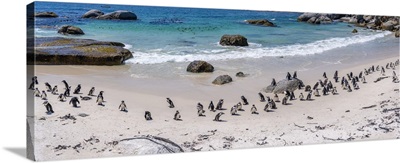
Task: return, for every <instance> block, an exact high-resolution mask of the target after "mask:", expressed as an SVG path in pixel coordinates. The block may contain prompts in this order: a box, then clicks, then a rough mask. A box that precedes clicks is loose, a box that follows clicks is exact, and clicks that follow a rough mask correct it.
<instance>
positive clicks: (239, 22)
mask: <svg viewBox="0 0 400 163" xmlns="http://www.w3.org/2000/svg"><path fill="white" fill-rule="evenodd" d="M91 9H99V10H101V11H103V12H104V13H107V12H112V11H116V10H128V11H132V12H134V13H135V14H136V15H137V16H138V20H136V21H119V20H96V19H82V18H81V16H82V15H83V14H84V13H85V12H87V11H89V10H91ZM40 11H53V12H56V13H57V14H58V15H59V17H58V18H37V19H36V20H35V34H36V36H37V37H45V36H61V37H77V38H91V39H96V40H104V41H118V42H122V43H125V44H126V45H127V46H126V48H128V49H130V50H131V51H133V52H134V54H133V55H134V58H133V59H130V60H128V61H126V63H127V64H164V63H171V62H172V63H179V62H188V61H192V60H197V59H202V60H206V61H226V60H232V59H233V60H234V59H249V58H250V59H252V58H253V59H259V58H268V57H280V56H314V55H321V54H324V53H327V52H329V51H331V50H337V49H340V48H344V47H352V46H353V47H358V46H363V45H364V46H365V45H367V44H372V43H373V44H376V43H378V44H379V43H383V44H385V45H388V42H389V45H388V46H398V39H397V40H396V39H394V37H389V36H388V35H391V32H383V31H371V30H364V29H362V28H358V27H349V26H348V24H347V23H340V22H334V23H332V24H329V25H312V24H308V23H302V22H297V17H298V16H299V15H300V14H301V13H295V12H269V11H248V10H219V9H199V8H173V7H149V6H132V5H108V6H104V5H101V4H79V3H53V2H36V5H35V12H40ZM246 19H268V20H270V21H271V22H273V23H275V24H276V25H277V27H261V26H254V25H249V24H246V23H245V22H244V21H245V20H246ZM62 25H75V26H78V27H80V28H81V29H82V30H83V31H84V32H85V35H82V36H62V35H60V34H57V28H58V27H60V26H62ZM354 28H356V29H358V31H359V33H358V34H352V33H351V31H352V30H353V29H354ZM224 34H241V35H243V36H245V37H246V38H247V39H248V41H249V44H250V46H249V47H224V46H220V45H219V44H218V41H219V39H220V38H221V36H222V35H224Z"/></svg>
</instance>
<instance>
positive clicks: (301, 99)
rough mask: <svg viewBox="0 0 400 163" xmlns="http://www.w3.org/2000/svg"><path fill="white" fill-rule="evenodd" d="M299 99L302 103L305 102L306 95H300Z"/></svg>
mask: <svg viewBox="0 0 400 163" xmlns="http://www.w3.org/2000/svg"><path fill="white" fill-rule="evenodd" d="M299 99H300V101H304V95H303V93H300V95H299Z"/></svg>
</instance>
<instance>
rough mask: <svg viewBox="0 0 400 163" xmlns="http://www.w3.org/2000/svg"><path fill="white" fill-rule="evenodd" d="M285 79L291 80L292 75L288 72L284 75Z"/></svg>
mask: <svg viewBox="0 0 400 163" xmlns="http://www.w3.org/2000/svg"><path fill="white" fill-rule="evenodd" d="M286 79H287V80H292V75H290V73H289V72H288V73H287V74H286Z"/></svg>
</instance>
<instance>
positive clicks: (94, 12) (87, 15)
mask: <svg viewBox="0 0 400 163" xmlns="http://www.w3.org/2000/svg"><path fill="white" fill-rule="evenodd" d="M101 15H104V13H103V12H101V11H100V10H96V9H92V10H89V11H88V12H86V13H85V14H83V15H82V18H97V17H99V16H101Z"/></svg>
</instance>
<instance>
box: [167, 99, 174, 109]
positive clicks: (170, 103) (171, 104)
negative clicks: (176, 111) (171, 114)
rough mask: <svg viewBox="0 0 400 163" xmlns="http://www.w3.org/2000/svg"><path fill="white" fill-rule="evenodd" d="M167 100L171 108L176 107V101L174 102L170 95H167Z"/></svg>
mask: <svg viewBox="0 0 400 163" xmlns="http://www.w3.org/2000/svg"><path fill="white" fill-rule="evenodd" d="M167 102H168V104H169V108H174V107H175V105H174V103H173V102H172V100H171V99H169V98H168V97H167Z"/></svg>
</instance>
